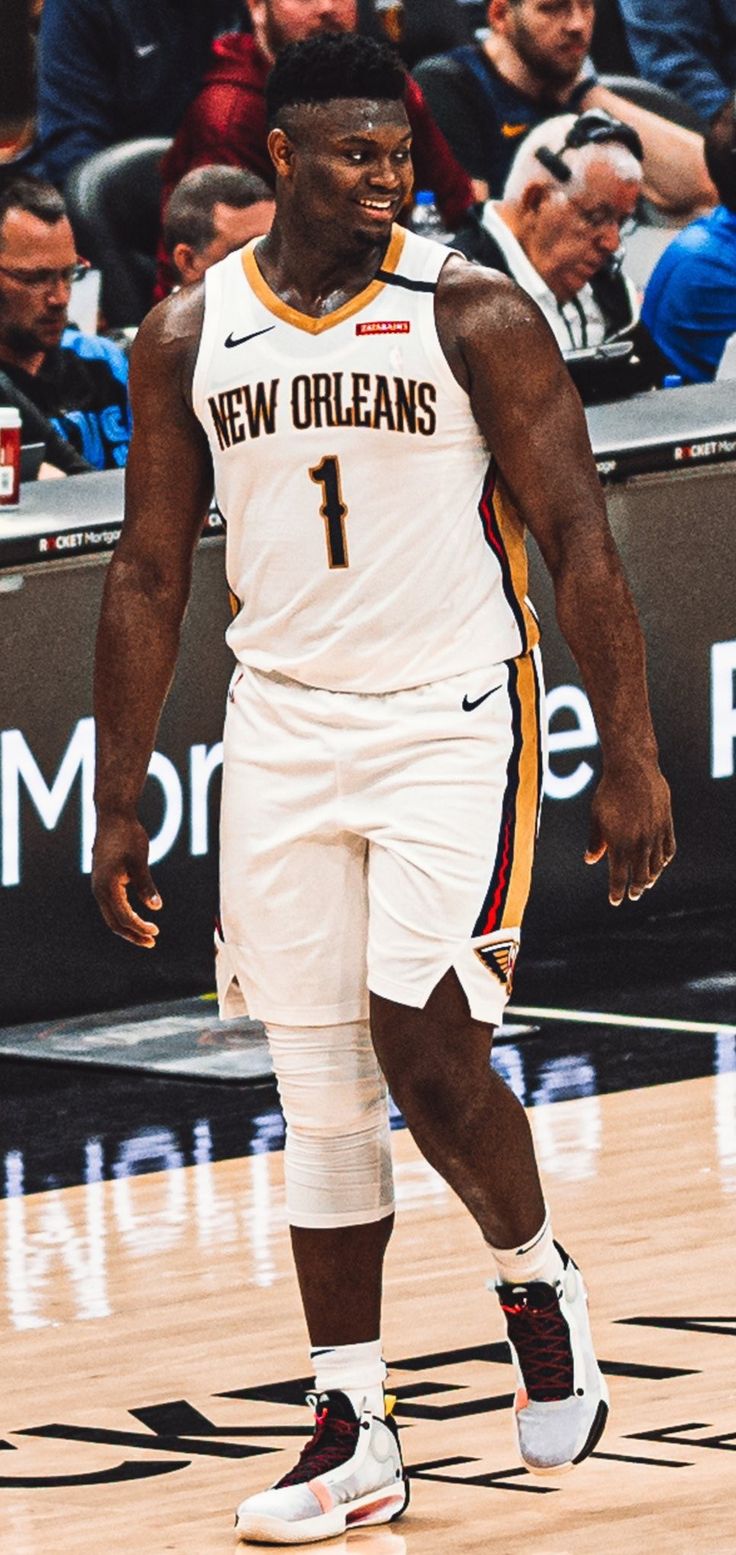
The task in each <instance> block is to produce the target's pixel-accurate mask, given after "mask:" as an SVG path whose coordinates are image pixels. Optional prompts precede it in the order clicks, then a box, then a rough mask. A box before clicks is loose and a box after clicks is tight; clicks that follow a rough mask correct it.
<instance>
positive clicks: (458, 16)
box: [358, 0, 473, 70]
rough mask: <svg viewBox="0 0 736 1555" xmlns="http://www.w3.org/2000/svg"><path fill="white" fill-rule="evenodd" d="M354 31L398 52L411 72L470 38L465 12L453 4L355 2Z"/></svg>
mask: <svg viewBox="0 0 736 1555" xmlns="http://www.w3.org/2000/svg"><path fill="white" fill-rule="evenodd" d="M358 29H359V31H360V32H362V33H366V34H367V35H368V36H369V37H374V38H380V39H381V40H382V41H383V42H384V43H387V42H388V43H391V44H393V46H394V47H395V48H396V49H398V51H399V54H400V55H401V58H402V59H403V61H404V64H405V65H407V66H408V67H409V69H410V70H411V69H413V67H414V65H416V64H418V62H419V60H420V59H426V58H427V55H428V54H440V53H443V52H444V51H445V49H453V48H455V47H457V45H458V44H460V43H467V42H468V39H469V38H472V36H473V27H472V23H471V22H470V20H469V19H468V16H467V11H466V8H465V7H463V6H461V5H458V4H457V0H358Z"/></svg>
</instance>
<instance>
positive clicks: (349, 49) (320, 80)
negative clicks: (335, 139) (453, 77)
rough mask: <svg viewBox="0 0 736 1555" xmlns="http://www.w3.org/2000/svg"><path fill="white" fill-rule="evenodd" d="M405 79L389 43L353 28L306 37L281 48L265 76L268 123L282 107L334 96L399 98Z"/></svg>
mask: <svg viewBox="0 0 736 1555" xmlns="http://www.w3.org/2000/svg"><path fill="white" fill-rule="evenodd" d="M406 82H407V74H406V70H405V68H404V66H403V64H402V62H401V60H400V59H399V56H398V54H396V53H395V52H394V50H393V49H392V48H390V47H389V45H388V44H387V43H379V42H378V40H377V39H375V38H364V37H362V36H361V35H360V34H359V33H355V32H343V33H337V34H331V33H328V34H322V35H319V34H317V35H316V36H315V37H312V38H304V39H303V40H302V41H301V43H290V44H289V45H288V46H287V47H286V48H285V49H283V50H282V52H281V53H280V54H279V55H278V58H277V60H276V63H275V65H274V67H273V70H272V71H271V74H270V76H269V78H268V81H267V83H266V118H267V123H268V127H269V129H271V128H272V127H273V125H274V124H275V123H276V120H277V119H278V116H279V114H280V113H281V112H282V110H283V109H288V108H297V107H301V106H303V105H306V104H310V105H311V104H314V103H329V102H333V101H334V100H335V99H336V98H343V97H353V98H367V99H370V100H371V101H378V102H381V101H388V102H403V100H404V97H405V94H406Z"/></svg>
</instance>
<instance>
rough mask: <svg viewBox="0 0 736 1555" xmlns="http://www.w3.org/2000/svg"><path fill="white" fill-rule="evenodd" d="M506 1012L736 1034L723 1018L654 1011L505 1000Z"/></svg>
mask: <svg viewBox="0 0 736 1555" xmlns="http://www.w3.org/2000/svg"><path fill="white" fill-rule="evenodd" d="M507 1013H508V1014H509V1015H524V1016H526V1017H527V1018H529V1019H532V1020H559V1021H578V1022H579V1023H580V1024H582V1025H591V1026H638V1027H644V1028H646V1029H648V1030H650V1031H691V1032H694V1033H695V1034H696V1035H698V1036H719V1037H733V1036H736V1026H731V1025H728V1023H727V1022H726V1021H707V1020H668V1019H667V1018H666V1017H665V1016H658V1015H608V1014H606V1012H605V1011H604V1010H557V1009H554V1008H553V1007H552V1006H550V1007H545V1006H542V1005H534V1004H509V1005H508V1006H507Z"/></svg>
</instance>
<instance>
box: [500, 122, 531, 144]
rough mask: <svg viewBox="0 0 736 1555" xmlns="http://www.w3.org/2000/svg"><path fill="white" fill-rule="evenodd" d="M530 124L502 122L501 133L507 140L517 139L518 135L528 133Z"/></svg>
mask: <svg viewBox="0 0 736 1555" xmlns="http://www.w3.org/2000/svg"><path fill="white" fill-rule="evenodd" d="M528 128H529V125H528V124H502V125H501V134H502V135H503V136H504V137H505V139H506V140H515V139H516V137H517V135H526V132H527V130H528Z"/></svg>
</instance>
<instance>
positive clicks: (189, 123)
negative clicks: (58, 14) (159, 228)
mask: <svg viewBox="0 0 736 1555" xmlns="http://www.w3.org/2000/svg"><path fill="white" fill-rule="evenodd" d="M48 3H49V0H47V4H48ZM57 3H58V0H57ZM75 3H76V0H75ZM86 3H89V0H86ZM247 5H248V10H249V11H250V16H251V22H252V25H253V32H252V35H245V34H231V35H229V36H227V37H224V38H219V39H218V40H217V42H216V43H215V45H214V48H213V52H212V58H211V61H210V66H209V69H208V70H207V73H206V75H205V77H204V80H203V82H202V86H201V88H200V91H199V93H198V95H197V96H196V97H195V99H194V101H193V102H192V103H191V104H190V106H189V108H188V109H187V112H186V113H185V115H184V118H183V120H182V123H181V125H180V128H179V130H178V132H177V135H176V139H175V141H174V144H173V146H172V148H171V150H170V151H169V152H168V154H167V156H166V157H165V159H164V162H163V167H162V178H163V184H164V191H163V207H164V209H165V207H166V204H167V202H168V198H169V194H170V191H171V189H172V188H173V186H174V184H175V183H178V181H179V179H180V178H182V177H183V175H184V174H185V173H187V172H188V171H189V170H190V168H193V167H203V166H204V165H205V164H206V163H208V162H219V163H223V162H224V163H228V164H230V165H231V166H233V167H249V168H250V169H251V170H252V172H254V173H258V174H259V175H260V177H261V178H264V179H265V180H266V182H267V183H268V184H269V185H270V186H271V187H273V182H274V171H273V164H272V162H271V159H270V157H269V155H268V151H267V148H266V104H265V96H264V93H265V86H266V78H267V76H268V73H269V71H270V69H271V66H272V64H273V61H274V59H275V57H276V54H277V53H278V51H279V49H282V48H283V47H284V46H285V44H287V43H298V42H299V41H300V40H301V39H302V38H309V37H312V36H313V35H316V34H317V33H320V32H353V31H355V29H356V26H357V20H358V7H357V0H298V3H295V0H247ZM406 111H407V114H408V116H409V122H410V124H411V128H412V132H413V136H414V143H413V147H412V160H413V163H414V173H415V183H416V186H417V188H420V189H422V188H423V189H432V190H433V191H434V196H435V200H436V202H437V205H438V207H439V209H440V210H441V212H442V216H443V218H444V221H445V223H446V225H447V227H448V229H450V230H454V229H455V228H456V227H457V226H459V225H460V223H461V221H462V219H463V217H464V215H465V212H466V211H467V209H468V207H469V206H470V205H471V204H472V201H473V189H472V186H471V183H470V180H469V179H468V177H467V174H466V173H465V172H464V171H463V169H462V168H461V167H460V165H459V164H458V162H456V160H455V158H454V156H453V155H452V152H451V151H450V148H449V146H448V144H447V141H446V140H445V138H444V135H442V134H441V133H440V131H439V130H438V128H437V125H436V124H435V123H434V120H433V118H432V116H431V114H430V112H429V109H428V108H427V105H426V103H425V101H424V97H423V95H422V92H421V91H420V89H419V87H418V86H417V84H416V82H414V81H413V80H412V79H411V77H410V78H409V86H408V96H407V101H406ZM168 290H170V282H169V278H168V277H167V274H166V269H165V264H164V263H163V255H160V264H159V274H158V280H157V284H156V292H155V296H156V297H157V298H159V297H163V296H165V294H166V292H167V291H168Z"/></svg>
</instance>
